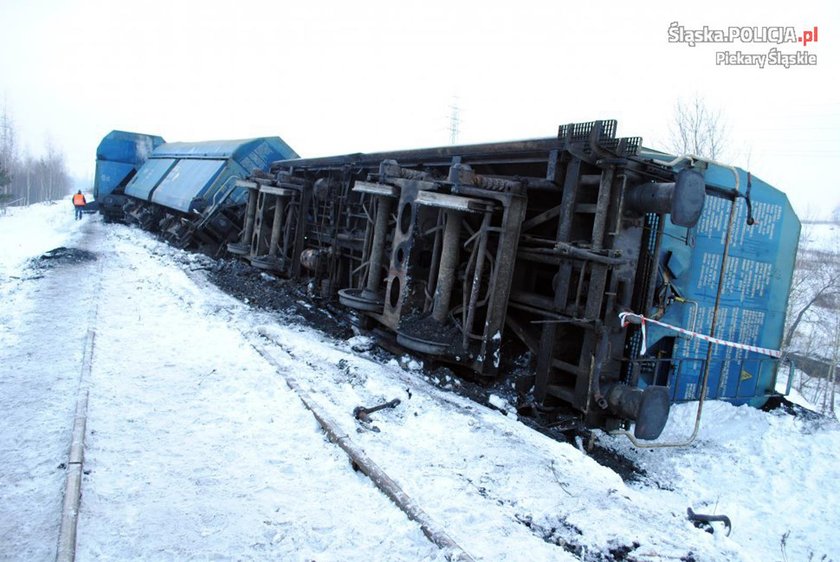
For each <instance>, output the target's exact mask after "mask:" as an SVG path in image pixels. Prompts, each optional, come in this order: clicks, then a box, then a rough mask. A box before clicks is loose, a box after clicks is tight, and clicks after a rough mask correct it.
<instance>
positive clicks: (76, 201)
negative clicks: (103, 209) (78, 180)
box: [73, 189, 87, 221]
mask: <svg viewBox="0 0 840 562" xmlns="http://www.w3.org/2000/svg"><path fill="white" fill-rule="evenodd" d="M86 204H87V201H85V196H84V195H82V190H81V189H80V190H79V191H77V192H76V194H75V195H74V196H73V208H74V209H76V220H77V221H78V220H82V209H84V208H85V205H86Z"/></svg>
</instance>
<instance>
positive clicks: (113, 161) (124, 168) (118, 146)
mask: <svg viewBox="0 0 840 562" xmlns="http://www.w3.org/2000/svg"><path fill="white" fill-rule="evenodd" d="M163 143H164V140H163V139H162V138H161V137H158V136H154V135H147V134H143V133H132V132H128V131H111V132H110V133H108V134H107V135H105V137H104V138H103V139H102V141H101V142H100V143H99V146H98V147H97V149H96V173H95V175H94V180H93V198H94V201H97V202H98V204H99V211H100V212H101V213H102V215H103V216H104V217H105V220H106V221H111V220H117V219H119V218H121V217H122V206H123V205H124V204H125V196H124V195H123V190H124V189H125V186H126V184H128V182H129V181H130V180H131V179H132V178H133V177H134V175H135V174H136V173H137V170H138V169H140V167H141V166H142V165H143V164H144V163H145V162H146V160H148V158H149V156H151V154H152V152H153V151H154V150H155V149H156V148H157V147H159V146H160V145H162V144H163Z"/></svg>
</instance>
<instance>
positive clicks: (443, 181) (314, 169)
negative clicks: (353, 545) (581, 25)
mask: <svg viewBox="0 0 840 562" xmlns="http://www.w3.org/2000/svg"><path fill="white" fill-rule="evenodd" d="M615 133H616V123H615V121H595V122H590V123H579V124H571V125H564V126H561V127H560V128H559V131H558V135H557V136H556V137H551V138H544V139H534V140H525V141H515V142H502V143H492V144H479V145H467V146H447V147H440V148H429V149H419V150H406V151H395V152H383V153H376V154H350V155H344V156H336V157H323V158H298V157H297V155H296V154H294V153H293V152H292V151H291V149H290V148H288V146H287V145H286V144H285V143H283V142H282V141H280V140H279V139H271V140H270V142H269V144H270V145H271V146H272V147H275V148H276V150H275V152H276V153H280V156H279V157H275V158H273V159H269V158H265V157H263V158H252V159H250V160H248V165H249V166H250V169H247V170H246V171H245V172H242V168H243V166H241V165H240V166H239V168H240V169H239V171H240V173H239V176H241V177H240V179H238V180H231V179H230V178H232V177H234V176H236V174H235V173H229V174H228V175H227V176H225V174H226V173H227V172H223V171H222V169H223V167H224V166H222V165H219V166H216V167H215V168H213V170H215V171H214V172H213V173H209V168H208V170H206V172H207V173H205V174H204V175H202V176H201V177H199V178H193V179H192V180H189V181H188V182H186V183H185V182H184V181H182V180H183V176H182V175H181V176H180V178H181V179H180V180H179V176H176V177H175V178H174V179H168V175H167V173H164V172H163V171H162V170H163V169H164V168H167V166H168V168H167V169H168V171H171V170H173V167H174V166H175V165H179V163H180V162H182V160H178V162H176V163H173V162H169V163H168V164H162V163H160V161H161V160H167V159H168V160H177V159H178V158H183V159H189V157H190V153H191V154H193V155H196V154H198V155H200V154H203V153H202V151H201V150H199V149H198V148H196V147H195V146H193V145H189V144H188V143H182V144H180V145H179V146H176V147H172V146H170V147H169V148H167V145H165V144H164V145H160V146H158V147H157V148H155V149H154V150H153V151H152V152H151V153H150V154H149V155H148V156H149V157H148V160H147V161H146V163H145V164H142V166H138V167H137V168H136V172H135V174H136V175H135V177H134V178H132V179H129V180H126V181H125V182H124V184H123V187H122V189H121V190H120V189H119V188H118V189H117V191H118V192H119V191H122V195H114V194H112V195H111V196H112V197H114V196H119V197H124V198H126V203H125V204H124V208H125V210H126V213H125V218H127V219H128V220H129V221H132V220H133V221H135V222H139V223H140V224H141V225H143V226H145V227H146V228H152V229H156V230H159V231H161V232H162V233H164V234H165V235H166V236H167V238H168V239H170V241H173V242H175V243H177V244H178V245H180V246H187V245H189V244H204V245H206V244H216V245H218V247H220V248H226V249H227V251H228V252H230V253H232V254H235V255H237V256H241V257H242V258H243V259H245V260H248V261H249V262H250V263H251V265H253V266H254V267H257V268H260V269H263V270H267V271H270V272H273V273H275V274H277V275H278V276H282V277H287V278H290V279H293V280H298V281H301V282H305V283H307V284H308V285H309V287H310V288H311V289H312V290H313V292H314V293H315V294H316V295H317V297H318V298H322V299H329V300H334V301H337V302H339V303H340V304H341V305H343V306H344V307H346V309H347V310H348V311H350V312H352V314H353V315H354V317H355V318H356V320H357V324H358V325H359V326H360V327H362V328H363V329H366V330H369V331H370V332H371V333H372V334H374V335H376V336H377V337H378V338H380V339H381V340H382V341H383V342H385V343H386V344H389V345H391V346H397V347H399V348H401V349H406V350H410V351H412V352H414V353H417V354H420V355H423V356H426V357H431V358H434V359H435V360H438V361H440V362H443V363H448V364H451V365H455V366H459V367H460V368H463V369H467V370H469V371H471V372H473V373H475V374H477V375H479V376H483V377H496V376H498V375H499V374H500V370H503V369H506V368H508V367H509V366H510V365H511V361H510V360H511V358H512V356H513V355H516V356H517V357H520V356H523V352H528V353H527V354H525V355H524V356H525V357H528V358H529V361H528V368H527V369H526V370H525V372H524V374H523V373H520V374H521V376H520V377H519V379H518V380H517V386H518V388H519V389H520V390H521V391H522V394H523V396H527V400H529V401H530V402H532V403H533V404H534V406H535V407H536V408H538V409H540V410H542V411H551V410H552V409H554V408H569V407H571V409H573V410H574V411H575V412H576V413H577V416H578V417H579V418H580V419H581V420H582V421H583V423H585V424H586V425H587V426H590V427H602V428H605V429H607V430H611V429H617V428H620V427H622V426H625V427H629V425H630V424H631V423H632V424H634V426H635V427H634V433H635V436H636V437H637V438H640V439H654V438H656V437H658V436H659V435H660V433H661V431H662V429H663V427H664V425H665V422H666V421H667V417H668V411H669V407H670V404H671V403H673V402H678V401H685V400H696V399H698V398H701V396H702V395H704V394H705V396H707V397H709V398H717V399H724V400H729V401H732V402H734V403H739V404H740V403H750V404H752V405H755V406H760V405H762V404H763V403H764V402H765V401H766V400H767V397H768V396H770V395H771V394H773V393H774V392H775V386H776V382H777V381H776V379H777V374H778V373H779V359H778V357H776V356H774V355H775V354H771V355H770V356H767V355H765V354H764V353H766V352H767V349H762V348H768V349H771V350H772V349H778V346H779V345H780V344H781V340H782V328H783V325H784V315H785V309H786V306H787V295H788V291H789V288H790V282H791V277H792V272H793V264H794V260H795V254H796V246H797V242H798V237H799V228H800V223H799V220H798V219H797V217H796V215H795V214H794V212H793V210H792V208H791V206H790V204H789V202H788V200H787V198H786V197H785V195H784V194H782V193H781V192H780V191H778V190H776V189H775V188H773V187H771V186H769V185H767V184H766V183H764V182H762V181H761V180H758V179H757V178H755V177H752V176H751V174H749V173H747V172H745V171H743V170H740V169H737V168H733V167H728V166H723V165H721V164H717V163H714V162H709V161H706V160H703V159H700V158H696V157H674V156H671V155H667V154H664V153H661V152H657V151H653V150H649V149H645V148H643V147H642V146H641V139H639V138H619V137H617V136H616V134H615ZM113 134H114V133H112V135H113ZM137 138H138V143H141V144H143V143H144V145H148V143H149V140H148V137H147V136H145V135H137ZM152 138H155V137H152ZM107 140H108V137H106V139H104V140H103V144H107V143H106V141H107ZM257 141H259V142H264V141H265V139H258V140H257ZM257 141H250V142H251V144H248V143H244V144H248V146H253V143H257V144H259V142H257ZM199 144H201V143H199ZM225 146H226V148H227V150H226V151H225V152H224V154H225V155H227V157H228V158H229V160H230V159H232V158H233V156H234V155H235V154H236V149H235V147H233V145H232V144H230V143H228V144H227V145H225ZM237 146H239V145H237ZM105 148H106V149H104V150H103V146H102V145H101V146H100V151H99V153H98V154H100V160H99V161H98V162H100V163H101V161H102V158H101V156H102V154H104V153H105V152H107V147H105ZM267 152H270V151H267V150H263V151H262V153H261V154H263V156H265V155H266V153H267ZM283 152H286V154H283ZM219 155H221V152H219V153H217V156H219ZM176 157H178V158H176ZM205 157H206V155H205ZM185 161H186V160H185ZM98 166H99V164H98ZM98 170H99V167H98ZM222 177H225V178H226V179H224V181H220V179H221V178H222ZM144 178H145V179H144ZM97 182H99V172H97ZM111 183H112V184H114V185H116V184H117V183H118V182H111ZM138 184H141V187H142V189H141V188H138ZM167 190H170V191H173V192H176V193H177V194H178V197H171V196H169V195H167V193H166V192H167ZM98 196H99V197H102V195H101V190H100V192H99V195H98ZM176 200H177V201H179V202H180V203H178V204H174V203H172V201H176ZM144 217H145V219H144ZM220 223H222V224H223V226H224V225H226V226H224V227H219V226H218V225H219V224H220ZM212 225H216V227H213V226H212ZM622 313H629V314H630V316H629V318H631V319H634V320H635V321H636V322H635V323H629V324H628V323H627V321H626V320H627V319H628V317H627V316H626V315H625V316H622V317H620V316H619V315H620V314H622ZM648 319H649V320H650V321H647V320H648ZM653 320H655V321H657V323H655V324H654V323H653V322H651V321H653ZM679 329H681V330H682V332H680V331H678V330H679ZM698 334H704V335H710V336H715V337H717V338H718V339H720V340H726V342H728V343H729V344H728V345H721V344H719V343H714V344H712V343H709V342H708V341H706V340H703V339H701V337H702V336H699V335H698ZM731 344H734V345H731ZM704 389H705V392H704Z"/></svg>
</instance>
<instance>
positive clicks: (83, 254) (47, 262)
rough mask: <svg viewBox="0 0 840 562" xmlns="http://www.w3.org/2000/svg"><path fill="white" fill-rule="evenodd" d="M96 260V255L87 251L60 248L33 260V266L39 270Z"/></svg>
mask: <svg viewBox="0 0 840 562" xmlns="http://www.w3.org/2000/svg"><path fill="white" fill-rule="evenodd" d="M95 259H96V254H94V253H93V252H88V251H87V250H80V249H79V248H65V247H64V246H59V247H58V248H54V249H52V250H50V251H49V252H44V253H43V254H41V255H40V256H38V257H37V258H34V259H33V260H32V264H33V265H34V266H35V267H38V268H42V269H45V268H53V267H59V266H62V265H73V264H77V263H84V262H89V261H93V260H95Z"/></svg>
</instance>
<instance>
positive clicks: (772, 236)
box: [632, 151, 801, 407]
mask: <svg viewBox="0 0 840 562" xmlns="http://www.w3.org/2000/svg"><path fill="white" fill-rule="evenodd" d="M642 156H643V157H648V158H651V159H654V160H660V161H662V160H672V161H674V162H676V160H675V159H674V157H672V156H668V155H664V154H662V153H655V152H653V151H646V152H645V153H643V154H642ZM689 161H690V160H689V159H685V162H684V164H687V163H688V162H689ZM697 164H699V165H700V166H702V167H704V168H705V171H704V177H705V182H706V186H707V190H710V191H714V190H721V191H728V192H737V193H738V194H739V195H738V197H737V198H736V199H735V200H734V201H732V200H728V199H725V198H719V197H707V198H706V202H705V205H704V208H703V212H702V214H701V216H700V220H699V221H698V223H697V225H695V226H694V227H692V228H685V227H678V226H675V225H674V224H673V223H672V222H671V221H670V220H663V221H660V220H659V219H656V218H653V217H651V225H652V227H653V228H655V229H658V230H660V231H661V237H660V246H661V248H660V250H659V263H658V270H657V272H656V295H655V298H654V301H653V305H652V308H651V309H650V310H647V311H646V312H645V314H646V316H647V317H648V318H652V319H656V320H658V321H660V322H662V323H665V324H668V325H671V326H676V327H680V328H683V329H684V330H687V332H693V333H698V334H706V335H709V334H711V333H712V332H714V333H713V335H714V336H715V337H716V338H717V339H719V340H723V341H725V342H729V343H734V344H737V345H735V346H733V345H728V344H724V343H710V342H708V341H706V340H704V339H701V338H699V337H696V336H695V335H693V334H692V333H686V332H677V331H675V330H673V329H671V328H668V327H665V326H662V325H657V324H653V323H647V326H646V332H647V333H646V336H647V338H646V339H647V353H646V354H645V355H646V357H647V360H643V363H642V369H641V373H642V377H641V378H642V381H643V383H647V384H657V385H664V384H667V386H668V388H669V392H670V397H671V401H672V402H683V401H688V400H697V399H699V398H700V397H701V389H702V386H703V385H702V383H703V379H704V375H706V374H707V371H708V380H707V384H706V387H707V389H708V390H707V397H708V398H710V399H718V400H727V401H730V402H732V403H734V404H745V403H749V404H751V405H753V406H756V407H760V406H762V405H763V404H764V403H765V402H766V401H767V398H768V397H769V396H770V395H772V394H773V393H774V392H775V388H776V384H777V382H778V381H777V378H778V377H781V376H784V375H785V372H781V373H780V372H779V367H780V364H779V360H778V357H776V356H774V354H769V353H768V351H777V350H779V348H780V347H781V344H782V338H783V331H784V324H785V312H786V309H787V303H788V294H789V291H790V285H791V280H792V276H793V268H794V262H795V260H796V248H797V244H798V241H799V232H800V227H801V224H800V221H799V219H798V218H797V216H796V213H795V212H794V211H793V208H792V207H791V205H790V202H789V201H788V198H787V196H786V195H785V194H784V193H782V192H781V191H779V190H778V189H776V188H774V187H772V186H771V185H769V184H767V183H766V182H764V181H762V180H760V179H758V178H756V177H755V176H752V175H751V174H750V173H748V172H746V171H744V170H742V169H740V168H735V167H730V166H724V165H721V164H717V163H712V162H695V165H697ZM679 165H680V164H677V166H679ZM733 205H734V209H733ZM730 218H731V220H730ZM727 233H728V236H727ZM727 238H728V244H727ZM654 240H655V239H651V243H653V242H654ZM727 245H728V249H727ZM724 261H725V264H724ZM721 272H722V273H721ZM713 323H714V329H713ZM640 345H641V334H640V333H638V334H636V337H635V338H634V340H633V342H632V346H633V347H635V348H638V347H639V346H640ZM750 348H761V349H762V350H764V351H756V350H755V349H750Z"/></svg>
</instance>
